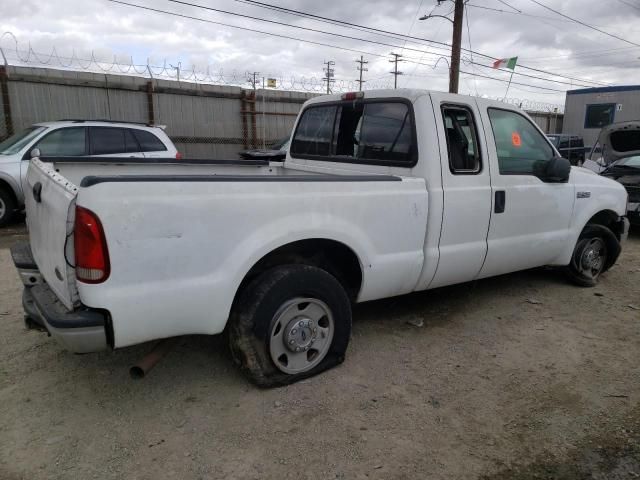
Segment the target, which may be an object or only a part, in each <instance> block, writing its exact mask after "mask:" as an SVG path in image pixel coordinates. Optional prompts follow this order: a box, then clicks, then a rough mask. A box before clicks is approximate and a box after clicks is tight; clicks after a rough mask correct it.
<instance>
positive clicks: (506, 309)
mask: <svg viewBox="0 0 640 480" xmlns="http://www.w3.org/2000/svg"><path fill="white" fill-rule="evenodd" d="M23 238H25V237H24V230H23V228H22V227H21V226H16V227H14V228H9V229H4V230H2V231H0V323H1V324H2V333H1V334H0V479H2V480H14V479H29V480H35V479H90V478H100V479H102V478H116V479H120V478H126V479H164V478H176V479H218V478H219V479H245V478H246V479H263V478H264V479H287V478H291V479H427V478H428V479H465V480H466V479H476V478H477V479H485V480H498V479H499V480H502V479H504V480H507V479H534V478H542V479H556V478H557V479H585V478H594V479H629V478H638V477H640V367H639V363H640V231H638V230H636V231H635V232H632V236H631V237H630V239H629V241H628V243H627V244H626V246H625V249H624V253H623V255H622V256H621V258H620V260H619V261H618V264H617V265H616V266H615V267H614V268H613V269H612V270H611V271H610V272H609V273H607V274H606V275H605V276H604V277H603V278H602V279H601V282H600V284H599V286H597V287H596V288H592V289H583V288H577V287H574V286H571V285H569V284H567V283H566V282H565V280H564V278H563V277H562V275H561V274H560V273H559V272H557V271H554V270H549V269H539V270H533V271H527V272H522V273H517V274H512V275H506V276H502V277H498V278H494V279H489V280H483V281H479V282H477V283H469V284H464V285H460V286H456V287H450V288H443V289H438V290H434V291H429V292H424V293H418V294H412V295H408V296H404V297H399V298H393V299H388V300H384V301H378V302H372V303H368V304H363V305H359V306H358V307H357V308H356V309H355V312H354V328H353V338H352V341H351V346H350V348H349V352H348V355H347V360H346V362H345V363H344V364H343V365H341V366H340V367H338V368H336V369H334V370H331V371H329V372H326V373H325V374H323V375H320V376H318V377H315V378H312V379H309V380H306V381H303V382H301V383H298V384H296V385H292V386H289V387H285V388H280V389H274V390H259V389H257V388H255V387H253V386H251V385H249V384H248V383H247V382H246V381H245V380H244V378H243V377H241V376H240V374H239V373H238V372H237V371H236V369H235V368H234V367H233V365H232V363H231V361H230V360H229V357H228V355H227V353H226V350H225V345H224V343H223V341H222V339H221V338H209V337H189V338H184V339H182V340H181V341H180V343H179V345H178V346H177V348H176V349H175V350H173V351H172V352H171V353H170V354H169V355H168V356H167V358H166V359H165V360H164V361H163V362H162V363H161V364H159V365H158V366H157V367H156V369H155V370H153V371H152V372H151V373H150V375H149V376H148V377H146V378H145V379H143V380H132V379H130V378H129V373H128V367H129V366H130V365H132V364H133V362H134V361H136V360H137V359H138V358H139V357H141V355H143V354H144V353H145V352H146V351H148V350H149V348H150V345H149V344H147V345H141V346H139V347H135V348H127V349H124V350H121V351H115V352H105V353H102V354H91V355H73V354H70V353H68V352H65V351H64V350H63V349H62V348H61V347H60V346H59V345H57V344H56V343H55V342H54V341H53V340H52V339H50V338H47V336H46V335H45V334H42V333H37V332H34V331H27V330H25V329H24V326H23V322H22V307H21V304H20V293H21V290H22V286H21V284H20V282H19V279H18V277H17V275H16V273H15V271H14V268H13V265H12V263H11V260H10V256H9V251H8V249H7V248H8V247H9V246H10V245H11V244H12V243H13V242H15V241H19V240H22V239H23ZM421 320H422V321H423V326H417V325H420V321H421Z"/></svg>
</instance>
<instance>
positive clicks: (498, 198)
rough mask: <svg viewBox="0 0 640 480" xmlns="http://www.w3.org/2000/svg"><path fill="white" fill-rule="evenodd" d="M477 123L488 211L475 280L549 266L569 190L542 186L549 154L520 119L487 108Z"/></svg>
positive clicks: (564, 227)
mask: <svg viewBox="0 0 640 480" xmlns="http://www.w3.org/2000/svg"><path fill="white" fill-rule="evenodd" d="M482 118H483V123H484V128H485V131H486V132H487V135H486V137H487V142H488V144H489V152H490V155H489V156H490V161H491V167H492V168H491V171H492V176H491V187H492V199H493V208H492V210H491V224H490V227H489V234H488V236H487V258H486V260H485V263H484V265H483V267H482V271H481V273H480V277H490V276H493V275H500V274H502V273H508V272H514V271H517V270H524V269H527V268H533V267H538V266H542V265H548V264H553V263H554V261H556V260H557V258H558V257H559V256H560V255H561V253H562V252H563V251H564V250H566V246H567V242H568V241H569V237H570V232H569V225H570V222H571V216H572V213H573V203H574V197H575V194H574V187H573V185H572V184H571V183H566V182H565V183H552V182H548V181H544V180H543V179H544V175H543V174H542V173H543V172H544V168H545V166H546V165H547V164H548V162H549V161H550V159H551V158H552V157H553V156H554V151H553V148H552V147H551V144H550V143H549V141H548V140H547V138H546V137H545V136H544V134H543V133H542V132H541V131H540V130H539V129H538V128H537V127H536V126H534V124H533V122H531V120H529V119H528V118H527V117H526V116H525V115H523V114H522V113H520V112H517V111H514V110H507V109H502V108H498V107H496V108H492V107H490V108H488V109H483V111H482ZM492 144H493V145H492Z"/></svg>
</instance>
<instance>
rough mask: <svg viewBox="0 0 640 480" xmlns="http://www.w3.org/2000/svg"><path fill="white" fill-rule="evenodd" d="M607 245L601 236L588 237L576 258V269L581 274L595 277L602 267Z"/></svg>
mask: <svg viewBox="0 0 640 480" xmlns="http://www.w3.org/2000/svg"><path fill="white" fill-rule="evenodd" d="M606 253H607V247H606V245H605V244H604V241H603V240H602V239H601V238H591V239H589V240H588V241H587V242H586V243H585V245H584V247H583V248H582V253H581V254H580V258H579V259H578V269H579V270H580V273H582V274H583V275H585V276H587V277H589V278H592V279H595V278H597V277H598V275H600V273H601V272H602V270H603V269H604V262H605V260H606Z"/></svg>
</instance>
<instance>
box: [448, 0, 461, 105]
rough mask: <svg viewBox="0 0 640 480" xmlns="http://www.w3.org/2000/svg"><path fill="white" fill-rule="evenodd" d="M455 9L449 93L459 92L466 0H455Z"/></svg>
mask: <svg viewBox="0 0 640 480" xmlns="http://www.w3.org/2000/svg"><path fill="white" fill-rule="evenodd" d="M455 2H456V4H455V8H454V11H453V39H452V40H451V71H450V72H449V93H458V81H459V77H460V47H461V44H462V17H463V15H464V0H455Z"/></svg>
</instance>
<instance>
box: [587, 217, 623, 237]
mask: <svg viewBox="0 0 640 480" xmlns="http://www.w3.org/2000/svg"><path fill="white" fill-rule="evenodd" d="M619 220H620V216H619V215H618V214H617V213H616V212H614V211H612V210H602V211H600V212H598V213H596V214H595V215H594V216H593V217H591V218H590V219H589V221H588V222H587V224H586V225H585V227H586V226H588V225H602V226H603V227H607V228H608V229H609V230H611V231H612V232H613V233H614V235H615V236H616V237H617V238H618V240H620V233H621V232H619V231H618V230H619V228H618V221H619Z"/></svg>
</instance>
